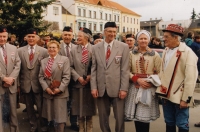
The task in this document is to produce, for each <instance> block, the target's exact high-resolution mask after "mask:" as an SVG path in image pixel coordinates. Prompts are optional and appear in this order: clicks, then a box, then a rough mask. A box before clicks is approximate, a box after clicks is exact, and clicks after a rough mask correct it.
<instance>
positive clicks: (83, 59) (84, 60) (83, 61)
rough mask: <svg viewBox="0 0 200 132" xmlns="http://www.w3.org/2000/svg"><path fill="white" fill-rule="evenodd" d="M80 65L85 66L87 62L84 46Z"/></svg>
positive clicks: (86, 51)
mask: <svg viewBox="0 0 200 132" xmlns="http://www.w3.org/2000/svg"><path fill="white" fill-rule="evenodd" d="M81 62H82V63H84V64H86V63H87V62H88V50H87V48H85V46H84V47H83V49H82V60H81Z"/></svg>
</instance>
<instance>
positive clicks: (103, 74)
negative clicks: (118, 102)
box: [90, 40, 129, 97]
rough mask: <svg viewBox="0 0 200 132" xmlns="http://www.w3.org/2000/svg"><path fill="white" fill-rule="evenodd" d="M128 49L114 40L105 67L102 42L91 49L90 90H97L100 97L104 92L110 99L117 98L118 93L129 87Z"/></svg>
mask: <svg viewBox="0 0 200 132" xmlns="http://www.w3.org/2000/svg"><path fill="white" fill-rule="evenodd" d="M128 64H129V48H128V45H126V44H124V43H122V42H119V41H116V40H114V43H113V46H112V49H111V55H110V58H109V61H108V64H107V66H106V57H105V49H104V41H103V42H101V43H99V44H97V45H94V46H93V48H92V69H91V81H90V83H91V89H97V90H98V92H99V96H100V97H102V96H103V95H104V93H105V90H106V92H107V94H108V96H110V97H118V96H119V91H120V90H123V91H128V87H129V65H128Z"/></svg>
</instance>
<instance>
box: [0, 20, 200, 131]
mask: <svg viewBox="0 0 200 132" xmlns="http://www.w3.org/2000/svg"><path fill="white" fill-rule="evenodd" d="M163 32H164V36H163V40H164V44H165V45H164V46H163V44H161V41H160V40H159V39H158V38H152V37H151V34H150V32H148V31H146V30H141V31H139V32H138V33H137V34H136V35H135V36H134V35H133V34H127V35H126V36H124V39H123V42H120V41H118V40H116V39H115V38H116V34H117V25H116V23H115V22H107V23H106V24H105V25H104V31H103V34H101V33H100V34H96V35H94V36H93V41H91V38H92V35H93V34H92V31H91V30H90V29H88V28H80V29H79V31H78V32H77V34H78V36H77V40H74V39H73V37H74V36H73V29H72V28H71V27H69V26H66V27H64V29H63V32H62V40H61V41H60V40H59V41H56V40H55V39H52V38H51V37H50V36H46V38H45V39H42V38H40V37H39V36H38V32H37V30H35V29H33V28H31V29H28V30H27V34H26V36H25V37H24V40H25V41H24V42H23V44H22V45H23V46H22V45H20V44H19V43H18V42H16V36H14V35H13V36H12V37H13V38H12V39H11V40H10V42H9V41H8V31H7V29H6V27H4V26H0V54H1V55H0V75H1V76H0V77H1V80H0V95H1V96H0V97H1V98H0V99H1V100H0V105H1V106H4V105H5V104H6V105H8V106H9V107H10V108H9V109H8V111H9V119H10V120H9V130H10V132H19V130H20V128H19V125H18V118H17V111H16V107H17V93H18V88H19V89H20V92H21V95H20V98H22V97H23V98H24V103H25V105H26V111H27V115H28V119H29V124H30V132H37V131H42V132H48V131H49V124H50V122H51V123H52V122H53V126H54V128H55V132H64V129H65V125H66V121H67V119H68V118H69V120H70V123H71V129H73V130H75V131H79V132H92V131H93V120H92V119H93V116H94V115H96V114H97V109H98V115H99V125H100V129H101V131H102V132H111V129H110V126H109V116H110V110H111V107H112V108H113V112H114V116H115V120H116V123H115V131H116V132H124V131H125V125H124V124H125V121H134V124H135V128H136V132H149V130H150V122H152V121H155V120H156V119H158V118H159V117H160V110H159V101H158V100H159V97H160V98H161V100H162V106H163V112H164V118H165V123H166V130H165V131H166V132H176V127H178V130H179V132H189V125H188V123H189V122H188V120H189V107H193V105H194V100H193V92H194V88H195V85H196V80H197V76H198V71H197V61H198V57H197V56H198V52H199V51H198V50H197V48H196V47H199V45H198V44H197V43H199V40H200V37H199V36H196V37H195V42H194V43H192V44H191V46H190V47H188V46H187V45H186V44H185V43H183V42H181V37H182V36H183V32H184V29H183V28H182V27H181V26H179V25H176V24H169V25H168V27H167V28H166V29H165V30H163ZM74 43H75V44H74ZM163 47H166V48H165V50H164V51H163V55H162V58H161V57H160V55H159V54H158V53H157V52H156V51H155V50H153V49H152V48H163ZM192 49H194V50H196V51H194V52H193V51H192ZM198 63H199V61H198ZM6 101H7V102H8V103H7V102H6ZM34 105H36V108H37V113H36V112H35V109H34ZM37 114H38V115H37ZM3 115H4V111H2V109H0V118H2V117H1V116H3ZM38 121H39V123H38ZM3 122H4V120H0V131H1V132H3V131H4V128H5V126H4V125H3ZM195 125H196V126H199V123H197V124H195ZM163 131H164V130H163Z"/></svg>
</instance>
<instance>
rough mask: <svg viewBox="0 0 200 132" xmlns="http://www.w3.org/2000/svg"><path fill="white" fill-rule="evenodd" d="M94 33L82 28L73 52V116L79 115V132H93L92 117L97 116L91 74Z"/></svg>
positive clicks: (71, 59)
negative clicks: (92, 93) (91, 40)
mask: <svg viewBox="0 0 200 132" xmlns="http://www.w3.org/2000/svg"><path fill="white" fill-rule="evenodd" d="M91 36H92V32H91V31H90V30H89V29H87V28H82V29H81V30H80V31H79V32H78V38H77V42H78V43H79V45H76V47H74V48H73V49H72V50H71V56H70V63H71V76H72V79H73V80H74V81H75V83H74V84H73V86H72V115H78V116H79V119H78V122H79V132H92V116H93V115H95V114H96V108H95V101H94V98H93V97H92V95H91V89H90V73H91V65H92V63H91V61H92V56H91V55H92V54H91V52H92V45H91V44H90V38H91Z"/></svg>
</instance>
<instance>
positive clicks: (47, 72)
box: [44, 58, 54, 78]
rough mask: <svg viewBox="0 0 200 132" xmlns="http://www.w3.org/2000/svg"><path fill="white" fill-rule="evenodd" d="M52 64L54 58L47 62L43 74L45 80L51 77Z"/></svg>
mask: <svg viewBox="0 0 200 132" xmlns="http://www.w3.org/2000/svg"><path fill="white" fill-rule="evenodd" d="M53 62H54V58H49V60H48V62H47V66H46V68H45V72H44V75H45V77H47V78H49V77H51V72H52V66H53Z"/></svg>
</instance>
